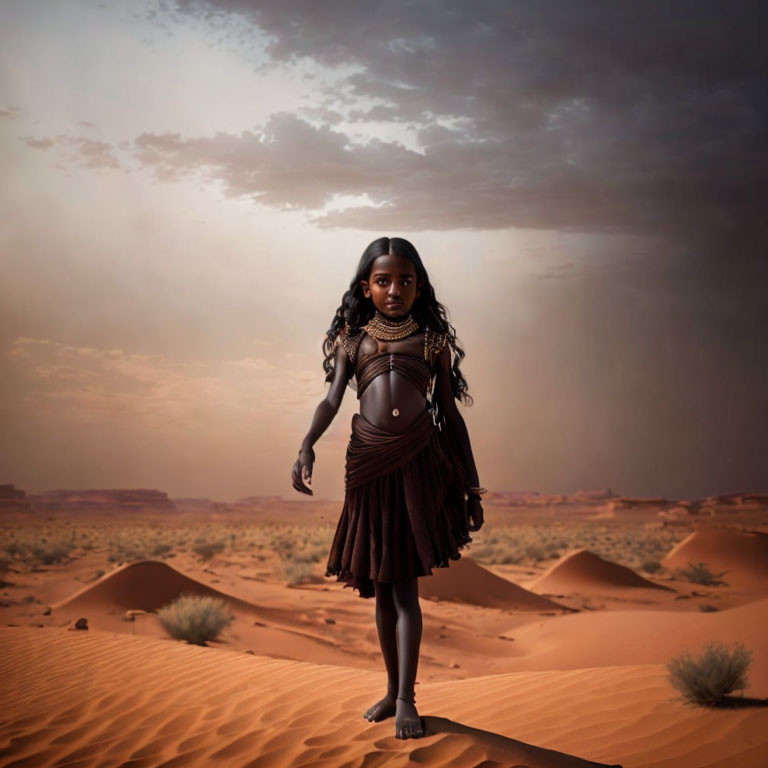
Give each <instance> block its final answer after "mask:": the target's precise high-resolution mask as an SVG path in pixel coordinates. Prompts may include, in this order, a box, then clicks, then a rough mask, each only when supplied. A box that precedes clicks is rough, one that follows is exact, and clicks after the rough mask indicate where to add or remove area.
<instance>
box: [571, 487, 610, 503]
mask: <svg viewBox="0 0 768 768" xmlns="http://www.w3.org/2000/svg"><path fill="white" fill-rule="evenodd" d="M617 495H618V494H615V493H614V492H613V491H612V490H611V489H610V488H599V489H597V490H592V491H576V493H574V494H573V498H574V499H579V500H584V501H605V500H606V499H615V498H616V496H617Z"/></svg>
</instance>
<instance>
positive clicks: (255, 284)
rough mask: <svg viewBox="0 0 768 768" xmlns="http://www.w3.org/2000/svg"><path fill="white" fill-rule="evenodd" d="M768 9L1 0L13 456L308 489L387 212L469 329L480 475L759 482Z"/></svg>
mask: <svg viewBox="0 0 768 768" xmlns="http://www.w3.org/2000/svg"><path fill="white" fill-rule="evenodd" d="M767 15H768V13H767V12H766V10H765V5H764V4H763V3H762V2H748V1H746V0H744V1H742V2H726V1H725V0H723V1H722V2H710V1H708V0H695V2H694V1H693V0H690V1H689V0H676V2H674V3H668V2H661V0H658V1H650V2H644V3H636V2H629V1H628V0H626V1H625V0H618V1H617V0H601V1H600V2H595V1H593V0H578V2H569V1H568V0H557V1H554V0H535V2H534V0H525V1H524V2H521V1H514V0H473V1H472V2H469V0H462V1H460V2H459V1H456V0H454V1H453V2H451V1H450V0H441V1H440V2H436V1H435V0H420V1H419V2H414V1H413V0H387V2H370V3H362V2H356V1H355V0H328V1H327V2H323V3H318V2H313V1H312V0H299V1H298V2H292V3H286V2H271V1H270V2H267V1H266V0H264V1H262V2H256V1H255V0H178V1H174V0H163V1H162V2H160V1H159V0H130V1H129V0H124V1H123V2H95V1H90V2H85V1H82V0H81V1H78V0H68V2H66V3H62V2H58V1H57V0H35V2H28V0H4V2H3V3H2V5H1V6H0V161H1V162H2V169H3V173H2V181H1V182H0V205H1V206H2V217H0V259H1V264H0V267H1V268H2V280H0V393H1V397H2V399H1V400H0V409H2V412H1V413H0V416H1V418H2V425H3V426H2V430H0V483H3V482H12V483H15V484H16V486H17V487H21V488H23V489H25V490H27V491H28V492H40V491H43V490H48V489H54V488H85V487H88V488H97V487H144V488H159V489H162V490H165V491H167V492H168V493H169V494H170V495H172V496H176V497H179V496H210V497H212V498H216V499H221V500H234V499H236V498H239V497H242V496H245V495H252V494H281V495H285V496H294V497H296V498H299V496H298V495H297V494H295V492H294V491H293V490H292V488H291V485H290V469H291V465H292V464H293V462H294V460H295V458H296V454H297V451H298V449H299V446H300V443H301V441H302V439H303V437H304V435H305V434H306V432H307V429H308V427H309V424H310V422H311V419H312V414H313V412H314V409H315V407H316V405H317V403H318V402H319V401H320V400H321V399H322V397H323V395H324V392H325V387H324V384H323V371H322V367H321V363H322V354H321V349H320V347H321V343H322V339H323V334H324V332H325V331H326V329H327V328H328V326H329V325H330V322H331V318H332V316H333V314H334V312H335V310H336V307H337V306H338V305H339V302H340V300H341V296H342V294H343V292H344V290H345V289H346V288H347V287H348V285H349V281H350V280H351V278H352V276H353V273H354V269H355V266H356V264H357V261H358V259H359V257H360V254H361V253H362V251H363V249H364V248H365V246H366V245H367V244H368V243H369V242H370V241H371V240H373V239H374V238H376V237H379V236H381V235H383V234H386V235H392V236H394V235H399V236H404V237H408V238H409V239H411V240H412V242H413V243H414V244H415V245H416V247H417V248H418V250H419V251H420V253H421V255H422V258H423V260H424V262H425V264H426V267H427V269H428V271H429V274H430V278H431V281H432V282H433V284H434V286H435V289H436V292H437V296H438V299H439V300H440V301H441V302H442V303H443V304H445V305H446V306H447V308H448V310H449V312H450V317H451V320H452V322H453V324H454V325H455V326H456V328H457V331H458V334H459V339H460V343H461V345H462V346H463V348H464V349H465V350H466V352H467V357H466V359H465V361H464V362H463V364H462V368H463V370H464V372H465V375H466V378H467V380H468V383H469V391H470V394H472V395H473V397H474V398H475V403H474V405H473V406H472V407H470V408H464V407H462V409H461V412H462V414H463V416H464V418H465V420H466V422H467V425H468V428H469V431H470V436H471V438H472V443H473V448H474V454H475V458H476V462H477V465H478V470H479V475H480V479H481V482H482V483H483V484H484V485H486V486H487V487H489V488H492V489H497V490H503V489H506V490H535V491H540V492H543V493H558V492H562V493H567V492H572V491H575V490H577V489H581V488H597V487H611V488H613V489H614V491H616V492H618V493H624V494H632V495H665V496H670V497H684V496H685V497H697V496H703V495H707V494H712V493H727V492H733V491H768V443H767V441H766V438H765V435H766V433H767V432H768V430H766V426H768V394H766V393H768V351H767V350H768V344H766V342H768V339H767V338H766V336H767V335H768V334H766V328H767V327H768V321H767V316H768V302H767V301H766V295H768V265H767V263H766V253H767V252H768V251H766V246H768V226H767V225H766V213H765V212H766V210H768V199H767V198H768V185H767V183H766V180H767V178H768V151H767V150H768V131H767V128H768V125H767V117H768V95H767V92H766V89H765V87H764V84H765V81H766V75H768V67H767V66H766V64H767V62H766V59H767V58H768V53H767V51H768V49H767V48H766V46H765V45H764V42H763V39H762V35H763V31H764V29H765V28H766V21H767V20H768V19H766V16H767ZM357 405H358V403H357V401H356V398H355V393H354V392H353V391H352V390H350V389H348V390H347V394H346V397H345V401H344V403H343V405H342V409H341V411H340V412H339V414H338V416H337V418H336V420H335V421H334V423H333V424H332V425H331V427H330V428H329V430H328V431H327V432H326V434H325V435H324V436H323V437H322V438H321V439H320V441H319V442H318V444H317V445H316V446H315V452H316V455H317V463H316V467H315V476H314V483H313V485H314V489H315V493H316V495H317V496H318V497H325V498H340V497H341V495H342V493H343V463H344V449H345V446H346V443H347V440H348V438H349V422H350V419H351V416H352V414H353V413H354V412H355V410H356V406H357Z"/></svg>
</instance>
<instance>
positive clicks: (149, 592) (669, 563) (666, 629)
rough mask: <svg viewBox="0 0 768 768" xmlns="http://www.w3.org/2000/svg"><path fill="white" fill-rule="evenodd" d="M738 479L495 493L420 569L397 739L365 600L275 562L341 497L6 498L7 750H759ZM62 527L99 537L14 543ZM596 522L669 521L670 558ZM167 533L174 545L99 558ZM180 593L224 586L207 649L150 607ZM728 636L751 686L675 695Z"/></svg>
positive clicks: (55, 760) (620, 755)
mask: <svg viewBox="0 0 768 768" xmlns="http://www.w3.org/2000/svg"><path fill="white" fill-rule="evenodd" d="M99 493H101V494H102V495H103V492H99ZM52 498H53V497H52ZM55 498H56V504H60V503H62V502H61V494H59V495H58V496H56V497H55ZM93 498H94V496H93V495H91V497H88V503H89V504H91V505H92V504H93V503H94V501H93ZM129 498H130V503H134V502H135V495H134V496H131V497H129ZM738 498H739V501H738V502H737V503H733V502H732V501H731V500H730V499H729V500H728V501H727V502H724V503H723V504H722V505H721V506H720V507H718V506H717V505H716V504H714V503H709V504H707V505H702V504H701V503H700V504H698V505H689V506H686V505H684V504H681V503H680V502H679V501H678V502H676V503H674V504H673V505H671V504H670V503H666V502H665V503H661V502H658V501H656V503H655V504H654V503H650V502H648V503H645V501H646V500H643V501H644V503H642V504H641V503H638V504H632V503H629V502H627V501H626V500H624V501H623V502H622V504H617V503H616V501H615V499H610V500H608V501H607V502H606V500H605V499H604V498H602V497H601V495H600V494H595V495H594V498H592V497H591V496H590V495H589V494H585V495H582V496H580V497H577V498H575V499H574V501H573V504H571V503H569V502H566V503H563V501H562V499H559V500H557V502H556V503H554V504H552V505H547V504H545V503H543V502H542V501H541V498H536V499H533V500H528V501H526V500H525V499H522V500H521V499H519V498H515V499H510V498H509V497H505V496H504V495H500V497H499V498H498V499H497V500H495V501H492V502H491V503H487V504H486V505H485V508H486V520H487V523H486V527H484V529H483V530H482V531H480V532H477V533H475V534H473V536H474V538H475V541H474V542H473V544H472V545H471V547H470V548H469V549H466V550H463V551H462V554H463V556H462V558H461V559H460V560H458V561H455V562H452V563H451V565H450V567H449V568H447V569H436V570H435V574H434V575H433V576H431V577H425V578H422V579H421V580H420V596H421V603H422V612H423V619H424V629H423V636H422V647H421V658H420V663H419V673H418V677H417V686H416V704H417V707H418V709H419V713H420V714H421V716H422V718H423V720H424V724H425V727H426V735H425V737H424V738H421V739H410V740H400V739H396V738H395V735H394V718H390V719H387V720H384V721H382V722H379V723H369V722H368V721H366V720H365V719H364V718H363V717H362V713H363V712H364V711H365V710H366V709H367V708H368V707H369V706H370V705H371V704H372V703H373V702H374V701H376V700H378V699H379V698H380V697H381V695H383V693H384V689H385V686H386V674H385V672H384V668H383V664H382V661H381V656H380V652H379V647H378V638H377V634H376V627H375V623H374V607H375V605H374V601H373V600H363V599H360V598H359V597H358V596H357V593H353V592H352V590H349V589H343V588H342V585H341V584H338V583H337V582H336V581H335V579H332V578H323V576H322V573H324V566H325V562H324V560H323V559H322V558H321V559H320V560H319V561H317V562H314V563H313V564H312V567H311V569H310V570H311V572H310V573H308V574H307V575H305V576H304V577H302V578H300V579H288V578H286V577H285V575H284V573H285V572H281V570H280V568H279V567H278V566H279V565H280V563H281V560H280V558H279V557H278V554H279V552H280V551H282V550H283V549H290V548H291V546H292V542H294V543H295V545H296V548H297V549H298V543H299V540H301V541H302V542H305V543H304V544H303V546H302V551H309V549H310V548H311V547H310V544H311V543H312V542H315V544H316V546H317V549H318V551H319V552H321V553H322V552H323V547H324V546H325V544H324V542H326V541H327V539H328V535H329V531H331V528H332V523H333V522H334V521H333V514H334V508H335V507H334V503H332V502H327V501H325V502H311V503H307V504H304V505H301V504H300V505H295V504H293V505H289V504H287V503H286V520H287V521H289V522H286V523H285V524H284V525H282V526H280V525H275V524H274V522H272V521H273V520H274V519H279V518H280V514H279V513H280V505H281V501H280V500H279V499H270V500H263V499H255V500H252V501H250V502H249V503H250V504H252V508H251V509H250V514H249V517H248V519H247V520H243V518H242V512H243V509H242V508H239V509H235V510H232V509H226V508H222V507H218V508H216V509H215V510H214V511H213V512H212V510H211V509H210V508H209V507H206V505H203V504H201V503H199V502H194V503H190V504H187V505H186V506H185V505H177V506H178V507H180V508H175V509H173V510H171V511H169V510H167V509H162V510H158V509H152V510H147V511H144V512H141V511H135V512H132V513H131V515H133V517H132V518H131V519H128V517H127V515H126V513H121V514H119V515H116V514H112V515H110V514H109V512H104V510H103V509H99V510H97V511H94V510H93V509H86V510H82V509H81V510H80V511H79V512H78V510H77V509H76V508H69V509H67V508H66V503H65V502H66V500H65V502H64V508H63V509H62V508H57V509H52V508H51V507H50V506H48V507H46V509H45V511H44V512H43V513H41V512H40V511H38V512H35V511H34V505H32V511H30V509H29V508H19V509H16V510H14V511H10V512H8V513H6V514H5V516H4V517H2V518H0V526H1V527H2V534H3V539H2V541H3V546H4V547H5V551H4V552H3V553H2V557H3V558H4V561H3V567H4V570H3V572H2V573H1V574H0V578H2V580H3V586H2V592H3V602H2V607H0V612H2V617H1V618H0V649H2V654H0V680H2V686H1V688H0V692H1V693H2V696H0V765H2V766H78V767H80V766H83V767H85V766H94V767H96V766H104V768H108V767H111V766H123V765H125V766H198V765H199V766H207V765H224V766H280V767H285V766H293V765H302V766H303V765H312V766H378V765H412V764H420V765H428V766H432V765H435V766H443V765H446V766H480V765H482V766H497V765H498V766H529V767H530V768H540V767H542V768H543V767H544V766H548V767H549V766H552V767H560V766H574V767H575V766H596V765H622V766H625V767H626V768H636V767H640V766H643V767H646V766H648V767H649V766H667V767H669V768H672V767H674V768H693V767H694V766H695V767H697V768H698V767H701V768H703V767H704V766H710V767H715V766H718V767H720V768H725V767H726V766H734V768H735V767H736V766H739V768H766V766H768V643H766V638H767V637H768V578H766V577H767V575H768V550H766V541H767V540H768V536H766V535H765V531H766V530H768V528H767V527H766V525H767V524H768V514H766V511H767V509H768V507H766V506H764V505H762V504H760V503H755V502H754V496H750V497H747V498H748V502H749V503H748V505H746V506H747V508H746V509H745V508H744V507H745V504H743V503H742V497H741V496H740V497H738ZM103 501H104V499H103V498H102V497H101V496H100V497H99V504H102V502H103ZM758 501H759V500H758ZM50 503H52V502H50ZM105 503H108V499H107V502H105ZM163 504H164V505H165V502H163ZM579 505H580V506H579ZM172 506H173V505H172ZM702 506H705V507H707V508H709V509H713V510H714V514H708V515H707V516H706V519H701V518H700V517H699V516H698V515H696V514H693V515H691V516H690V518H689V519H685V520H683V521H680V520H679V519H675V521H674V522H670V521H669V520H670V518H669V515H668V512H669V509H670V508H674V509H688V510H689V511H690V510H694V511H696V510H699V509H701V508H702ZM619 509H621V510H624V511H623V512H621V513H620V514H618V513H617V510H619ZM36 515H37V517H35V516H36ZM677 516H678V513H676V517H677ZM542 517H544V518H546V521H547V524H546V526H545V527H544V528H542V529H541V530H542V531H544V530H546V531H547V532H551V530H552V528H553V526H556V529H557V531H558V536H559V537H560V538H561V539H562V541H560V542H559V543H560V544H569V546H565V547H563V546H559V547H558V551H557V552H555V551H554V549H553V550H552V552H551V556H545V557H543V558H539V557H538V555H537V556H536V557H534V556H531V557H530V558H528V559H525V558H524V559H522V560H519V558H517V557H512V558H504V557H501V556H499V552H503V551H504V547H505V546H510V547H514V546H516V545H517V542H515V541H514V537H515V536H518V537H522V536H523V535H524V532H525V535H528V533H527V532H529V531H531V530H534V531H537V530H539V529H538V528H536V527H535V526H536V525H537V521H540V520H541V519H542ZM627 517H630V518H631V519H632V524H633V525H635V526H639V527H635V528H629V527H627V526H629V523H628V522H627V520H626V518H627ZM329 526H330V527H329ZM530 526H534V527H533V528H531V527H530ZM597 526H613V527H612V528H611V527H608V528H606V527H600V528H598V527H597ZM577 527H578V528H577ZM214 529H215V530H217V531H218V530H220V531H222V535H224V532H228V533H227V537H228V542H229V543H228V545H227V546H223V545H222V546H223V548H221V549H219V550H218V551H214V552H213V553H212V554H210V553H209V554H207V555H206V556H201V555H200V554H199V553H198V552H196V551H195V550H194V547H193V546H191V544H192V541H191V540H188V541H187V542H186V543H185V544H183V545H182V544H179V543H178V542H180V541H182V534H183V533H184V532H187V533H189V532H195V533H196V532H204V531H210V530H214ZM577 529H578V531H579V534H578V536H576V535H570V534H569V531H571V532H572V531H574V530H577ZM54 530H58V531H64V532H65V533H66V536H67V537H68V540H70V541H73V542H74V541H78V542H79V541H84V540H86V539H87V540H88V541H90V545H89V546H83V547H82V548H79V547H72V548H70V551H69V553H68V556H67V557H66V558H64V559H63V560H62V561H61V562H55V563H51V564H45V563H40V562H33V561H32V559H31V558H32V556H31V555H26V556H25V554H24V553H25V552H31V551H32V550H25V544H24V542H29V541H30V540H33V539H34V537H35V535H37V536H38V538H39V540H42V538H46V539H50V538H51V537H52V535H53V533H52V531H54ZM591 530H595V531H600V533H601V535H604V536H614V534H615V536H614V538H613V539H611V540H612V541H618V540H624V541H626V540H631V539H632V536H629V535H628V534H627V532H628V531H630V530H631V531H634V532H635V534H634V535H635V536H637V535H638V532H639V531H644V532H647V535H648V537H650V538H649V540H650V539H652V537H653V536H659V537H668V538H663V542H664V547H666V550H665V555H664V557H663V558H661V560H662V562H663V566H662V568H661V569H660V570H658V571H657V572H656V573H649V572H643V573H641V572H640V569H639V568H638V567H637V566H635V567H630V566H629V565H627V564H626V563H625V562H622V561H621V560H622V555H623V556H624V558H625V559H626V560H629V559H630V556H629V554H628V553H624V552H623V551H620V550H616V552H615V556H614V557H607V554H606V551H605V548H604V549H603V552H602V554H598V553H597V552H595V551H593V549H591V548H590V547H594V548H598V547H597V546H596V544H591V545H590V547H587V546H583V545H582V546H579V544H578V539H579V536H583V535H584V531H591ZM507 531H509V532H511V533H510V536H511V537H512V539H510V540H509V542H510V543H508V544H506V545H505V543H504V542H505V541H506V540H505V539H504V536H505V535H506V532H507ZM166 533H167V541H169V542H173V541H176V542H177V544H176V546H175V548H174V549H172V550H171V551H162V548H161V549H158V550H157V551H158V552H162V554H161V555H158V556H154V557H147V556H138V557H131V556H124V557H123V561H122V562H121V561H120V560H121V559H120V558H116V559H115V560H113V561H112V562H110V561H109V560H108V558H107V554H108V553H114V552H115V551H117V550H118V549H120V547H123V545H124V543H125V541H128V540H138V539H139V537H140V535H141V536H144V535H146V536H149V537H150V539H151V541H152V542H153V546H156V545H157V544H158V542H160V541H161V537H162V536H164V535H165V534H166ZM43 534H45V536H43ZM262 534H263V536H264V538H263V539H262V538H259V537H261V536H262ZM543 535H544V534H542V536H543ZM547 535H549V534H548V533H547ZM644 535H645V534H644ZM131 537H133V539H132V538H131ZM249 537H253V538H249ZM484 538H485V539H486V540H487V541H486V542H485V543H484V542H483V539H484ZM165 540H166V539H163V541H165ZM491 540H493V546H494V547H498V551H497V552H496V556H491V549H490V546H491V545H490V544H489V543H488V541H491ZM660 540H661V538H660ZM542 541H544V539H543V538H542ZM595 541H597V539H596V540H595ZM121 542H122V543H121ZM286 542H287V543H286ZM120 551H121V552H122V551H123V550H122V549H120ZM136 551H138V549H137V550H136ZM530 551H533V550H530ZM145 554H146V553H145ZM505 559H506V560H512V562H500V561H503V560H505ZM641 559H642V558H641ZM515 560H517V562H515ZM697 562H704V563H707V564H708V565H709V566H710V567H711V570H712V571H713V572H717V573H718V574H721V573H722V572H725V573H724V574H723V575H722V579H721V583H716V584H712V585H702V584H695V583H691V582H690V581H687V580H686V579H685V578H683V577H682V576H681V574H680V573H679V572H677V571H676V570H675V569H677V568H679V567H685V566H686V564H688V563H697ZM281 574H283V575H281ZM289 582H294V583H289ZM181 594H196V595H203V596H212V597H218V598H220V599H221V600H222V601H224V603H225V604H226V606H227V608H228V610H229V611H230V612H231V614H232V615H233V616H234V622H233V623H232V624H231V625H230V626H229V627H228V628H227V629H226V630H225V631H223V632H222V634H221V635H220V636H219V638H217V639H216V640H213V641H209V643H208V644H207V646H204V647H203V646H196V645H190V644H188V643H185V642H184V641H180V640H176V639H173V638H172V637H170V635H169V634H168V633H167V632H166V630H165V629H164V627H163V626H162V624H161V622H160V621H159V619H158V617H157V615H156V611H157V610H158V609H159V608H160V607H162V606H164V605H166V604H168V603H169V602H171V601H172V600H174V599H175V598H176V597H178V596H179V595H181ZM79 619H86V620H87V627H88V628H87V629H76V628H75V624H76V623H77V622H78V620H79ZM715 640H717V641H722V642H725V643H728V644H733V643H743V644H744V645H745V646H746V647H747V648H748V649H750V650H751V651H752V652H753V660H752V664H751V666H750V667H749V671H748V680H749V687H748V688H747V689H746V690H744V691H743V692H739V693H737V694H735V695H733V696H731V697H729V700H728V706H723V707H717V708H706V707H700V706H696V705H692V704H690V703H686V702H685V701H683V699H682V698H681V696H680V695H679V693H678V692H677V691H676V690H675V689H674V688H673V687H672V685H671V684H670V682H669V680H668V677H667V670H666V663H667V662H668V661H669V659H670V658H671V657H673V656H675V655H677V654H679V653H680V652H681V650H682V649H683V648H686V649H689V650H691V651H692V652H694V653H698V652H700V651H701V650H703V648H704V646H705V645H706V644H707V643H708V642H710V641H715Z"/></svg>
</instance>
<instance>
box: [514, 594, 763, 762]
mask: <svg viewBox="0 0 768 768" xmlns="http://www.w3.org/2000/svg"><path fill="white" fill-rule="evenodd" d="M766 626H768V598H763V599H761V600H757V601H755V602H752V603H747V604H746V605H741V606H739V607H738V608H731V609H729V610H726V611H717V612H714V613H701V612H693V611H686V612H678V611H659V610H626V611H624V610H612V611H588V612H584V613H578V614H571V615H568V616H555V617H551V618H549V619H548V620H547V621H533V622H529V623H527V624H525V625H522V626H516V627H514V628H513V629H510V630H508V632H507V634H508V635H509V636H511V637H513V638H514V645H515V649H516V651H517V653H518V656H516V657H515V658H513V659H509V660H508V662H507V668H508V669H527V670H532V669H556V668H559V669H574V668H579V667H588V666H597V665H600V664H606V665H607V664H630V665H631V664H661V663H664V664H666V662H667V661H668V660H669V659H670V658H671V657H672V656H676V655H678V654H679V653H680V651H681V650H682V649H683V648H684V647H685V648H688V649H690V650H691V651H692V652H694V653H700V652H701V651H702V650H703V649H704V646H705V645H706V644H707V643H708V642H710V641H713V640H717V641H721V642H725V643H728V644H733V643H736V642H743V643H744V645H745V646H746V648H747V649H748V650H751V651H753V653H754V656H753V659H752V664H751V666H750V668H749V673H748V677H749V683H750V687H749V688H748V689H747V691H746V694H747V695H749V696H759V697H768V654H767V653H766V644H765V627H766ZM763 717H764V721H765V723H766V726H768V713H765V714H763ZM766 765H768V761H766Z"/></svg>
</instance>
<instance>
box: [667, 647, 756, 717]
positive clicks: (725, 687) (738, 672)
mask: <svg viewBox="0 0 768 768" xmlns="http://www.w3.org/2000/svg"><path fill="white" fill-rule="evenodd" d="M751 659H752V651H748V650H746V649H745V648H744V646H743V645H742V644H738V645H737V646H736V647H735V649H734V650H733V652H731V651H730V650H729V649H728V646H727V645H725V644H724V643H710V644H709V645H707V647H706V649H705V650H704V653H703V654H702V655H701V656H700V657H699V658H698V659H694V658H693V657H692V656H691V654H690V652H689V651H687V650H684V651H683V652H682V654H681V655H680V656H676V657H674V658H672V659H670V661H669V662H667V670H668V672H669V681H670V683H671V684H672V686H673V687H674V688H676V689H677V690H678V691H680V693H682V695H683V698H684V699H685V700H686V701H690V702H692V703H694V704H701V705H702V706H713V705H716V704H718V703H719V702H721V701H722V700H723V698H724V697H725V696H726V695H727V694H729V693H731V692H732V691H735V690H742V689H744V688H746V687H747V677H746V671H747V667H748V666H749V664H750V661H751Z"/></svg>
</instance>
